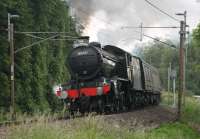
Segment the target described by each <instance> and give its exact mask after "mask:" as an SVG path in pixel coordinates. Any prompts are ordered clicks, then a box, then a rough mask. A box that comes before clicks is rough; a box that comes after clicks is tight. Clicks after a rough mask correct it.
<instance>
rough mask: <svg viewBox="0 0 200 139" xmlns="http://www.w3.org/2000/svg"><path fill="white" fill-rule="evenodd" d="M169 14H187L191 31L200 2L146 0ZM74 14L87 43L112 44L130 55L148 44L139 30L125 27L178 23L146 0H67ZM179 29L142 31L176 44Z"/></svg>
mask: <svg viewBox="0 0 200 139" xmlns="http://www.w3.org/2000/svg"><path fill="white" fill-rule="evenodd" d="M148 1H150V2H151V3H153V4H154V5H156V6H157V7H159V8H160V9H162V10H163V11H165V12H167V13H168V14H169V15H171V16H173V17H175V18H177V19H178V20H182V19H183V17H182V16H177V15H175V13H183V12H184V11H185V10H186V11H187V24H188V25H189V26H190V28H189V29H190V31H192V29H194V28H195V27H196V26H197V24H198V23H200V0H148ZM70 4H71V7H73V14H75V15H76V17H77V19H78V21H79V22H80V23H81V24H83V25H84V27H85V29H84V31H83V35H88V36H90V41H99V42H101V43H103V44H113V45H117V46H118V47H121V48H122V49H125V50H127V51H130V52H133V51H134V49H135V48H136V46H140V45H139V44H142V43H144V42H147V41H150V39H147V38H145V37H143V41H142V42H141V41H140V39H141V35H140V33H138V31H139V32H140V29H136V28H124V27H126V26H140V24H141V23H142V24H143V26H179V25H180V23H179V22H178V21H176V20H174V19H172V18H170V17H168V16H167V15H165V14H163V13H161V12H159V11H158V10H156V9H155V8H153V7H152V6H150V5H149V4H148V3H147V2H146V1H145V0H107V1H106V0H70ZM178 32H179V30H178V29H143V33H144V34H147V35H149V36H152V37H159V38H161V39H163V40H165V39H170V40H172V41H177V40H178V38H179V34H178Z"/></svg>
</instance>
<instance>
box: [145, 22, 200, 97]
mask: <svg viewBox="0 0 200 139" xmlns="http://www.w3.org/2000/svg"><path fill="white" fill-rule="evenodd" d="M191 37H192V39H190V40H189V41H190V44H191V45H190V46H189V47H188V48H187V58H186V59H187V61H186V62H187V63H186V89H187V92H193V93H194V94H197V95H200V91H199V90H200V76H199V75H200V62H199V61H200V55H199V53H200V24H199V25H198V27H197V28H196V29H195V30H194V31H193V34H192V36H190V38H191ZM168 43H169V42H168ZM143 58H144V59H145V60H146V61H147V62H148V63H150V64H152V65H154V66H155V67H157V68H158V70H159V72H160V76H161V82H162V85H163V88H164V89H165V90H167V68H168V67H169V63H172V69H175V70H176V71H177V79H176V86H177V87H178V77H179V72H178V69H179V47H178V45H177V49H173V48H168V47H167V46H164V45H163V44H160V43H158V42H154V43H149V44H147V47H146V48H145V49H144V52H143ZM177 89H178V88H177Z"/></svg>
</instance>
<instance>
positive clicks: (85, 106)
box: [56, 42, 161, 112]
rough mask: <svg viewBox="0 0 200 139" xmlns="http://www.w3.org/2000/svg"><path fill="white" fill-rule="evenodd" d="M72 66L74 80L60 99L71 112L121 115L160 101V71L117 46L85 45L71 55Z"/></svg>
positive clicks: (62, 89) (62, 88)
mask: <svg viewBox="0 0 200 139" xmlns="http://www.w3.org/2000/svg"><path fill="white" fill-rule="evenodd" d="M68 65H69V69H70V73H71V80H70V82H68V83H67V84H63V85H61V86H60V87H59V89H58V90H56V95H57V96H58V97H60V98H63V99H65V101H66V102H67V103H68V106H69V110H70V111H71V112H74V111H80V112H88V111H89V112H90V111H97V112H106V111H111V112H120V111H124V110H128V109H130V108H134V107H139V106H145V105H153V104H158V103H159V101H160V91H161V86H160V79H159V74H158V71H157V69H156V68H154V67H153V66H151V65H149V64H147V63H146V62H144V61H143V60H141V59H140V58H139V57H136V56H133V55H132V54H130V53H128V52H125V51H124V50H122V49H120V48H118V47H116V46H111V45H106V46H104V47H101V44H100V43H97V42H93V43H89V44H88V45H81V46H79V47H77V48H74V49H73V50H72V51H71V52H70V54H69V57H68Z"/></svg>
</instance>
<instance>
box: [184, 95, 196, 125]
mask: <svg viewBox="0 0 200 139" xmlns="http://www.w3.org/2000/svg"><path fill="white" fill-rule="evenodd" d="M182 121H183V122H186V123H189V124H192V125H193V124H195V125H199V127H200V100H199V99H195V98H192V97H186V100H185V105H184V107H183V116H182Z"/></svg>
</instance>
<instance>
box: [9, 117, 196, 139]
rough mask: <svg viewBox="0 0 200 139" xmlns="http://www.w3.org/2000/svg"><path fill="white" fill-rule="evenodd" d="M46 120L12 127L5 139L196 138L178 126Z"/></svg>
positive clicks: (185, 127) (91, 120)
mask: <svg viewBox="0 0 200 139" xmlns="http://www.w3.org/2000/svg"><path fill="white" fill-rule="evenodd" d="M47 121H48V120H47V119H46V118H40V119H39V122H37V123H34V124H32V125H20V126H16V127H15V126H14V127H12V128H11V130H10V132H9V135H8V139H200V135H199V134H198V133H197V132H195V131H194V130H192V129H191V128H190V127H188V126H187V125H185V124H182V123H173V124H163V125H161V127H159V128H157V129H153V130H151V131H145V129H144V130H142V129H140V130H136V131H135V130H134V131H130V130H128V129H126V128H116V127H115V126H113V125H110V124H108V123H106V122H104V121H103V119H102V118H99V117H92V116H88V117H85V118H78V119H73V120H70V121H63V122H54V123H48V122H47Z"/></svg>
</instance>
